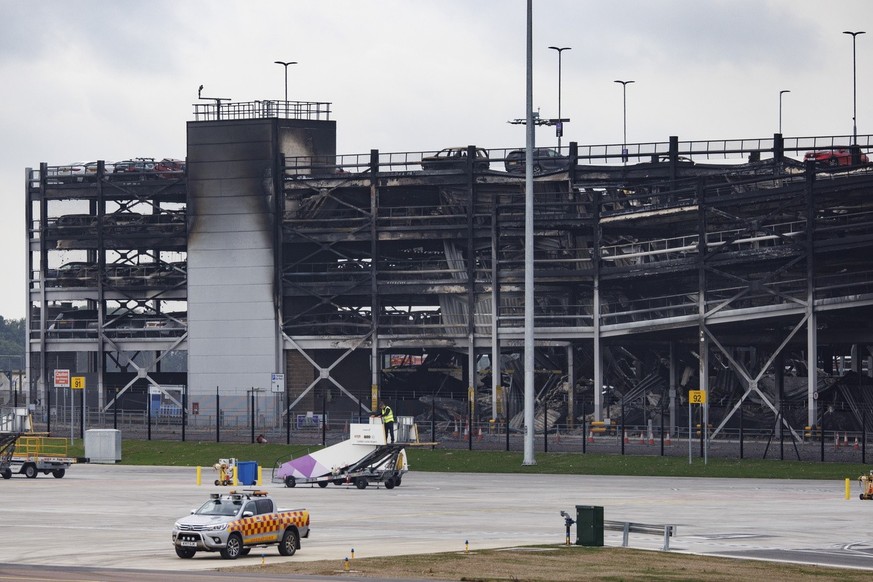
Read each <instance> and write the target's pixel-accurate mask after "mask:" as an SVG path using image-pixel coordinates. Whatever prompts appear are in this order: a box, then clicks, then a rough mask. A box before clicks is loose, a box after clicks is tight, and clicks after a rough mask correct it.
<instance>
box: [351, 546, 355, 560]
mask: <svg viewBox="0 0 873 582" xmlns="http://www.w3.org/2000/svg"><path fill="white" fill-rule="evenodd" d="M354 559H355V548H352V560H354Z"/></svg>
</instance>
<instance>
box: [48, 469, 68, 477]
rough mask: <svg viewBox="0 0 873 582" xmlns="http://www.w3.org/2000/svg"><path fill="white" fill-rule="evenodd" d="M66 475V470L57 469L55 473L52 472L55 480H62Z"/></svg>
mask: <svg viewBox="0 0 873 582" xmlns="http://www.w3.org/2000/svg"><path fill="white" fill-rule="evenodd" d="M66 474H67V470H66V469H55V470H54V471H52V477H54V478H55V479H62V478H63V477H64V475H66Z"/></svg>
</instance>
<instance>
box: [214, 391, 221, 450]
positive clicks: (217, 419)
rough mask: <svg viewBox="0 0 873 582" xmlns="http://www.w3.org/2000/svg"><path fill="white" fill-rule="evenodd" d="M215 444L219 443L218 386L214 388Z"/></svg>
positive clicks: (219, 400)
mask: <svg viewBox="0 0 873 582" xmlns="http://www.w3.org/2000/svg"><path fill="white" fill-rule="evenodd" d="M215 442H217V443H220V442H221V396H220V395H219V394H218V386H216V387H215Z"/></svg>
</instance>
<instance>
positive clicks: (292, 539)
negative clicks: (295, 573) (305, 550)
mask: <svg viewBox="0 0 873 582" xmlns="http://www.w3.org/2000/svg"><path fill="white" fill-rule="evenodd" d="M298 543H300V540H299V539H298V538H297V531H296V530H293V529H286V530H285V535H283V536H282V543H280V544H279V553H280V554H282V555H283V556H293V555H294V552H296V551H297V544H298Z"/></svg>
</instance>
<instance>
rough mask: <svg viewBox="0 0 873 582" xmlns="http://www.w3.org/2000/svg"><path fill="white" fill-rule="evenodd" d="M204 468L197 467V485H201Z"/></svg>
mask: <svg viewBox="0 0 873 582" xmlns="http://www.w3.org/2000/svg"><path fill="white" fill-rule="evenodd" d="M201 473H202V467H197V484H198V485H200V483H201V478H202V475H201Z"/></svg>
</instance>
